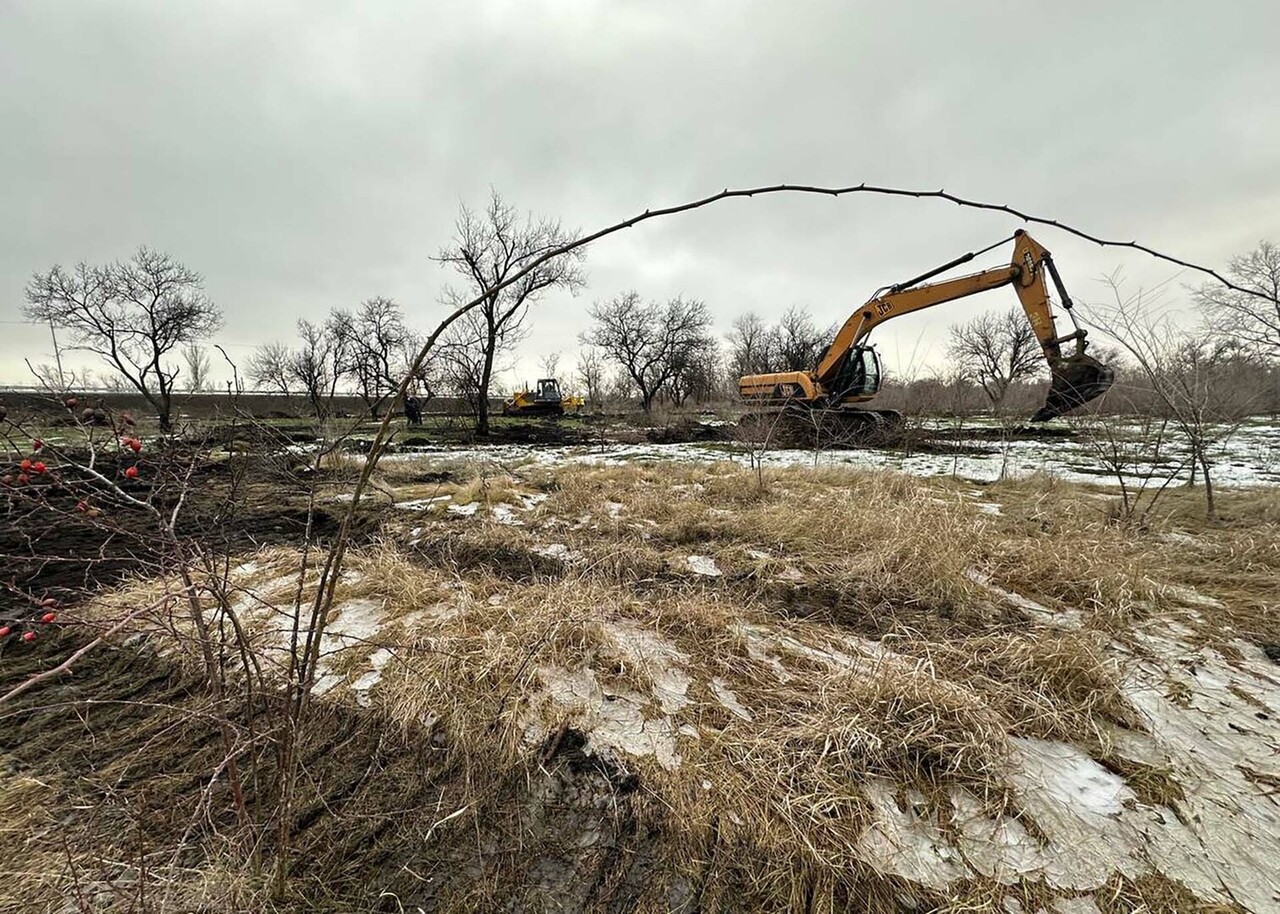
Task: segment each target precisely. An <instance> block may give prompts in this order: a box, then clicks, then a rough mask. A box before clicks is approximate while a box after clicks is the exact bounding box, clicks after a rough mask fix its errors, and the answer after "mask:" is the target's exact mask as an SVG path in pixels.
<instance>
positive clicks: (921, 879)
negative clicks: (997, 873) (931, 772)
mask: <svg viewBox="0 0 1280 914" xmlns="http://www.w3.org/2000/svg"><path fill="white" fill-rule="evenodd" d="M863 790H864V793H865V794H866V797H867V799H868V800H870V801H871V805H872V807H873V808H874V809H875V812H876V818H875V821H874V822H873V823H872V824H871V825H870V826H869V827H868V828H867V829H866V831H864V832H863V833H862V836H861V838H860V839H859V840H858V850H859V852H860V856H861V857H862V858H863V859H864V860H865V861H866V862H867V863H869V864H871V866H873V867H874V868H875V869H877V870H878V871H880V872H881V873H886V874H891V875H895V876H901V877H903V878H905V879H910V880H911V881H913V882H918V883H920V884H922V885H926V886H928V887H930V888H933V889H938V890H942V889H945V888H946V887H947V886H948V885H950V884H951V883H952V882H955V881H957V880H959V879H962V878H964V877H965V876H966V875H968V872H967V870H968V867H966V866H965V864H964V861H963V859H962V858H961V857H960V854H959V853H958V852H957V851H956V850H955V848H953V847H952V846H951V845H950V843H949V842H948V841H947V838H946V835H945V833H944V832H943V830H942V827H941V825H940V823H939V822H938V817H937V813H936V812H935V813H932V814H929V813H923V814H922V813H921V812H919V811H918V810H919V809H920V806H921V805H923V804H918V803H915V802H912V803H908V804H907V808H906V809H902V808H900V807H899V806H898V802H897V798H896V793H897V786H896V785H895V784H893V783H892V782H890V781H886V780H884V779H883V778H872V779H870V780H869V781H867V782H866V783H865V784H864V785H863ZM913 793H914V791H913ZM920 799H923V798H920Z"/></svg>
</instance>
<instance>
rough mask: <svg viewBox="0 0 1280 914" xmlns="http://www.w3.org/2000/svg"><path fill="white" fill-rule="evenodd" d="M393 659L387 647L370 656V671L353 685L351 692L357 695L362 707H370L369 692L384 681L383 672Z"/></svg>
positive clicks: (363, 674) (358, 702) (357, 700)
mask: <svg viewBox="0 0 1280 914" xmlns="http://www.w3.org/2000/svg"><path fill="white" fill-rule="evenodd" d="M391 657H392V653H391V651H389V650H387V649H386V648H385V647H380V648H378V649H377V650H376V651H374V652H373V653H372V654H370V655H369V669H368V670H367V671H366V672H364V673H362V674H361V675H360V676H359V677H358V678H357V679H356V681H355V682H353V683H351V691H353V692H355V693H356V703H357V704H359V705H360V706H361V707H364V708H367V707H368V706H369V704H370V702H369V694H368V693H369V690H370V689H372V688H373V687H374V686H375V685H377V684H378V681H379V680H381V679H382V671H383V669H384V668H385V667H386V665H387V664H388V663H389V662H390V661H391Z"/></svg>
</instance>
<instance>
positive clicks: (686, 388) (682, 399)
mask: <svg viewBox="0 0 1280 914" xmlns="http://www.w3.org/2000/svg"><path fill="white" fill-rule="evenodd" d="M719 385H720V352H719V350H718V349H717V347H716V344H715V340H714V339H712V338H711V337H705V338H704V339H702V340H701V341H699V342H698V343H696V344H694V345H691V346H689V347H687V348H685V349H683V350H682V351H680V352H677V353H676V354H675V357H674V358H673V360H672V372H671V378H670V380H668V381H667V386H666V392H667V396H669V397H670V398H671V403H672V405H674V406H676V407H677V408H679V407H681V406H684V404H685V403H686V402H687V401H689V400H690V399H692V400H693V401H694V402H698V403H704V402H706V401H707V400H710V399H711V398H713V397H714V396H715V395H716V391H717V389H718V388H719Z"/></svg>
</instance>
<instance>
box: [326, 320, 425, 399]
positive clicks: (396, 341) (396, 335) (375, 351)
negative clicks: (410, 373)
mask: <svg viewBox="0 0 1280 914" xmlns="http://www.w3.org/2000/svg"><path fill="white" fill-rule="evenodd" d="M330 324H331V325H332V327H333V330H332V331H331V332H333V333H336V334H337V335H339V336H340V337H341V338H342V339H343V340H344V341H345V342H346V346H345V355H346V362H345V364H344V365H343V366H342V373H343V374H344V375H346V376H347V377H349V378H351V380H352V382H353V383H354V384H355V388H356V393H357V394H358V395H359V396H360V399H361V400H363V401H364V405H365V407H366V408H367V409H368V410H369V415H370V416H371V417H372V418H374V419H376V418H378V410H379V409H380V408H381V406H382V404H383V402H384V401H385V400H386V399H387V397H389V396H391V394H393V393H395V390H396V385H397V383H398V382H399V380H400V377H401V376H402V375H403V374H404V373H405V371H406V370H407V369H408V365H409V360H410V359H411V357H412V355H413V352H415V351H416V350H417V348H418V344H419V341H418V339H417V337H416V336H415V335H414V334H413V332H412V331H410V330H409V328H408V327H406V326H405V323H404V315H403V314H402V313H401V311H400V306H399V305H398V304H396V303H395V301H394V300H392V299H390V298H382V297H381V296H378V297H375V298H370V299H366V300H365V301H364V302H362V303H361V304H360V307H359V308H358V309H356V312H355V313H354V314H352V313H351V312H349V311H334V312H333V314H332V315H331V317H330Z"/></svg>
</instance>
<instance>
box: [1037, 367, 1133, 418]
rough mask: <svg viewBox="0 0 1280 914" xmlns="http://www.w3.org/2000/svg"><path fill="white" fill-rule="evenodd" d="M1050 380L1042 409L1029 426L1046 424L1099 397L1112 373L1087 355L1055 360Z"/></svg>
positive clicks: (1105, 388) (1107, 384) (1110, 380)
mask: <svg viewBox="0 0 1280 914" xmlns="http://www.w3.org/2000/svg"><path fill="white" fill-rule="evenodd" d="M1050 373H1051V374H1052V376H1053V380H1052V382H1051V383H1050V385H1049V396H1048V397H1047V398H1045V401H1044V406H1042V407H1040V411H1039V412H1038V413H1036V414H1035V415H1034V416H1032V417H1031V421H1032V422H1048V421H1049V420H1050V419H1056V418H1057V417H1058V416H1061V415H1062V414H1063V413H1069V412H1071V410H1073V409H1075V408H1076V407H1077V406H1081V405H1083V404H1085V403H1088V402H1089V401H1090V400H1093V399H1095V398H1097V397H1100V396H1102V395H1103V394H1105V393H1106V392H1107V390H1108V389H1109V388H1110V387H1111V384H1112V382H1113V381H1115V379H1116V373H1115V372H1114V371H1112V370H1111V369H1110V368H1108V367H1107V366H1106V365H1104V364H1102V363H1101V362H1099V361H1098V360H1097V359H1095V358H1094V357H1093V356H1091V355H1085V354H1084V353H1080V354H1078V355H1073V356H1068V357H1067V358H1064V359H1060V360H1058V361H1057V362H1056V363H1055V364H1054V365H1053V368H1052V369H1051V372H1050Z"/></svg>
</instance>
